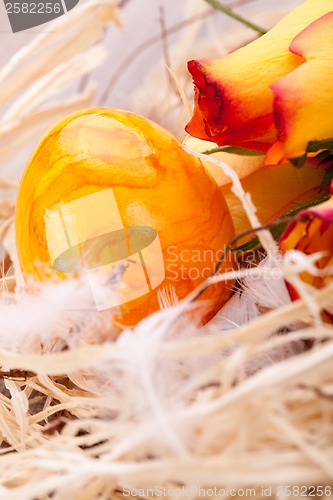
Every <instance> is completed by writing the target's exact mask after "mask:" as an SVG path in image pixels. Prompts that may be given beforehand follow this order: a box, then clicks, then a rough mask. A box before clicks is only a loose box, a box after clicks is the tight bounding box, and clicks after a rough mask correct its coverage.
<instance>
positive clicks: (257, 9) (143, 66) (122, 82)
mask: <svg viewBox="0 0 333 500" xmlns="http://www.w3.org/2000/svg"><path fill="white" fill-rule="evenodd" d="M85 1H87V0H80V3H82V2H85ZM223 3H224V4H225V5H232V6H235V5H238V7H233V8H234V10H235V11H236V12H239V13H241V14H243V15H244V16H245V17H247V18H248V19H250V20H252V21H253V22H255V23H257V24H259V25H262V26H263V27H264V28H270V27H271V26H272V25H274V24H275V23H276V21H277V20H278V19H279V18H280V17H282V16H283V15H284V14H286V12H288V11H289V10H291V9H292V8H293V7H294V6H295V5H297V4H299V3H301V0H224V2H223ZM161 7H162V8H163V10H164V21H165V26H166V28H167V29H170V28H171V27H172V26H174V25H175V24H177V23H179V22H180V21H184V19H188V18H190V17H191V16H193V15H196V16H197V17H198V19H197V20H196V22H195V23H191V24H189V25H187V27H186V29H182V30H178V31H177V32H176V33H173V34H172V35H170V36H168V37H167V44H168V48H169V55H170V65H171V67H172V68H173V69H175V70H177V75H180V77H181V78H182V80H181V83H182V84H184V85H186V86H187V87H186V92H187V96H188V100H189V103H190V105H191V104H192V93H193V90H192V83H191V81H190V77H189V75H188V73H187V69H186V62H187V60H188V59H190V58H209V57H216V56H222V55H224V53H225V47H226V46H228V50H230V49H234V48H236V47H237V43H238V42H239V44H241V43H242V42H243V41H244V32H245V38H246V37H248V39H250V38H251V37H253V36H254V33H253V31H252V30H249V29H246V28H242V25H240V24H239V23H237V22H236V21H234V20H231V19H230V18H229V17H227V16H225V15H224V14H222V13H220V12H217V11H213V9H211V7H210V6H209V5H208V4H207V3H206V2H205V1H204V0H128V1H127V3H126V4H125V6H124V7H123V8H122V9H121V17H122V20H123V24H124V30H123V31H121V30H119V29H118V28H117V27H116V26H115V25H114V24H111V25H110V26H109V29H108V32H107V33H106V36H105V44H106V47H107V50H108V58H107V61H106V62H105V63H104V64H103V66H102V67H99V68H98V69H97V70H95V71H94V72H93V73H92V74H91V75H89V78H88V80H89V82H96V83H97V95H96V99H95V104H96V105H107V106H111V107H118V108H123V109H124V108H126V109H129V110H131V111H134V112H137V113H140V114H142V115H144V116H147V117H149V118H151V119H154V120H155V121H157V122H159V123H161V124H162V125H164V126H165V127H166V128H169V129H170V130H172V131H173V132H174V133H177V132H178V135H179V130H180V131H182V130H183V125H184V124H185V123H186V115H184V110H180V111H179V109H180V106H179V100H178V101H177V100H176V101H175V100H174V102H173V103H172V102H171V101H170V103H169V97H170V96H169V94H167V92H166V87H167V85H166V84H167V79H168V75H167V71H166V70H165V65H164V62H165V55H164V53H163V44H162V36H161V22H160V19H161V14H160V9H161ZM208 11H210V12H211V14H210V15H209V16H207V15H206V14H207V12H208ZM201 14H203V15H201ZM65 15H67V16H69V15H70V13H69V14H65ZM242 30H243V31H242ZM41 31H52V21H51V22H50V23H48V24H45V25H43V26H41V27H38V28H32V29H30V30H27V31H24V32H20V33H15V34H13V33H12V32H11V30H10V25H9V21H8V19H7V14H6V11H5V7H4V4H3V3H2V2H1V3H0V48H1V49H0V69H1V68H3V66H4V65H5V64H6V63H7V62H8V61H9V60H10V58H11V57H12V56H13V55H15V53H16V52H17V51H18V50H19V49H20V48H22V47H24V46H25V45H27V44H28V43H29V42H30V41H31V40H32V39H33V37H34V36H36V35H37V34H39V33H40V32H41ZM196 31H197V32H196ZM185 32H186V36H187V35H188V32H189V36H187V38H186V36H185ZM194 32H195V33H194ZM239 33H241V34H240V39H238V37H239ZM194 35H195V36H194ZM191 36H192V40H194V41H193V43H190V42H189V40H191ZM153 37H155V41H154V43H149V44H148V47H146V48H145V49H144V50H143V49H142V50H139V52H138V54H137V55H136V57H132V58H131V61H130V63H127V64H126V65H124V61H126V59H127V58H128V57H129V56H130V55H131V54H133V51H135V50H136V49H138V48H139V47H140V46H141V44H143V43H145V42H147V40H149V39H151V38H153ZM185 38H186V40H185ZM200 39H201V40H203V41H204V43H202V44H200V43H198V40H200ZM184 40H185V41H184ZM239 40H240V41H239ZM185 42H186V43H187V46H186V50H185V51H184V50H181V47H182V49H183V48H184V43H185ZM186 43H185V45H186ZM205 44H206V45H205ZM207 47H209V50H208V49H207ZM120 68H122V71H120ZM152 68H156V69H158V71H156V73H153V74H152V73H151V70H152ZM114 77H116V81H115V82H114V85H113V87H112V90H111V91H110V93H109V94H108V96H107V99H104V101H103V100H101V96H103V95H104V94H105V88H106V87H107V86H108V84H109V82H110V80H111V79H112V78H114ZM143 84H144V85H143ZM77 89H78V84H75V85H71V86H70V87H69V88H68V89H66V91H65V92H63V93H62V94H60V99H61V96H62V95H67V94H73V93H74V92H75V91H76V90H77ZM136 89H139V92H138V91H137V90H136ZM140 89H141V90H140ZM133 93H134V94H133ZM172 106H173V108H174V109H173V110H171V107H172ZM177 108H178V109H177ZM3 112H4V110H3V109H1V108H0V113H1V116H3ZM176 122H177V127H178V130H174V127H173V125H174V123H176ZM39 138H40V135H38V136H36V137H34V138H33V139H31V140H30V142H29V144H28V146H27V147H25V146H24V147H19V148H18V150H17V151H16V152H15V156H13V157H12V158H11V160H10V161H7V160H6V161H5V162H1V159H0V163H1V175H8V176H11V177H13V176H14V177H16V178H19V177H20V175H21V173H22V171H23V169H24V166H25V165H26V163H27V160H28V158H29V156H30V154H31V151H32V150H33V148H34V146H35V145H36V143H37V142H38V140H39Z"/></svg>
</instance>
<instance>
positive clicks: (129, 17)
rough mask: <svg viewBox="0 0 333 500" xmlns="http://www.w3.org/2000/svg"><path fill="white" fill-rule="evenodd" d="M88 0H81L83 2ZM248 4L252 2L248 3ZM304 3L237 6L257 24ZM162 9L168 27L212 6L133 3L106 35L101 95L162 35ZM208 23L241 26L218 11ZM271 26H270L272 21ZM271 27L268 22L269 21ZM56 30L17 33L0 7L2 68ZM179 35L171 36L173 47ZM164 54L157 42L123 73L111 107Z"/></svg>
mask: <svg viewBox="0 0 333 500" xmlns="http://www.w3.org/2000/svg"><path fill="white" fill-rule="evenodd" d="M84 1H86V0H80V3H82V2H84ZM247 2H248V0H247ZM223 3H224V4H225V5H232V4H235V3H242V0H224V2H223ZM299 3H300V0H254V1H250V2H249V3H246V4H245V5H241V6H239V7H238V8H237V7H235V8H234V10H235V12H241V13H242V14H244V15H245V16H247V17H248V18H249V19H251V20H253V21H254V22H258V23H259V20H262V19H263V20H264V19H265V17H267V15H266V14H265V13H267V11H272V10H274V11H276V12H277V15H279V13H281V15H283V14H284V13H285V12H286V11H288V10H291V9H292V8H293V7H294V6H295V5H297V4H299ZM160 7H163V8H164V13H165V23H166V26H167V28H169V27H171V26H172V25H174V24H175V23H177V21H179V20H181V19H183V18H184V12H185V10H186V9H187V11H188V12H190V11H192V12H205V11H207V10H208V9H209V8H210V7H209V5H208V4H207V3H206V2H205V1H204V0H187V1H186V0H130V1H129V2H128V3H127V4H126V5H125V7H124V8H123V9H122V10H121V14H122V18H123V22H124V31H123V32H121V31H119V30H118V29H117V28H116V27H115V26H110V28H109V31H108V33H107V36H106V44H107V47H108V49H109V60H108V64H107V65H105V67H103V68H101V69H99V70H98V71H96V75H97V78H98V83H99V88H100V92H101V93H102V91H103V89H104V87H105V84H106V81H107V80H108V79H109V78H110V76H112V75H113V74H114V73H115V72H116V71H117V68H118V67H119V65H120V64H121V63H122V61H124V59H125V58H126V57H127V56H128V55H129V54H130V53H131V52H132V51H133V50H134V49H135V48H136V47H138V46H139V45H140V44H141V43H142V42H144V41H146V40H147V39H149V38H151V37H152V36H154V35H159V34H160V33H161V27H160V21H159V19H160V12H159V9H160ZM206 24H208V25H210V27H211V28H212V26H213V25H214V26H215V27H216V29H220V30H223V29H224V28H227V27H228V28H229V29H230V27H231V26H232V25H235V28H236V27H237V24H238V23H236V22H235V21H233V20H231V19H230V18H227V17H226V16H224V15H223V14H221V13H218V12H216V13H215V15H214V16H210V17H209V18H207V21H206ZM268 24H270V23H269V22H268ZM266 25H267V22H266ZM51 29H52V22H50V23H47V24H45V25H43V26H42V27H38V28H32V29H30V30H27V31H24V32H21V33H15V34H13V33H12V32H11V30H10V25H9V21H8V18H7V15H6V12H5V8H4V5H3V3H2V2H1V4H0V47H1V51H0V67H2V66H3V65H4V64H5V63H6V62H7V61H8V60H9V59H10V57H11V55H12V54H14V53H15V52H16V51H17V50H18V49H19V48H21V47H22V46H24V45H25V44H27V43H29V41H30V40H31V39H32V37H34V36H35V34H36V33H39V32H40V31H42V30H43V31H45V30H51ZM177 36H179V32H178V34H175V35H173V36H170V37H169V43H170V44H172V42H174V41H175V40H176V39H177ZM161 55H162V44H161V43H155V44H153V45H152V46H151V47H150V48H149V49H147V50H144V51H142V53H141V55H140V56H139V57H138V59H137V60H136V61H135V62H132V63H131V65H130V66H129V67H128V70H127V71H126V72H124V73H123V76H122V77H121V78H120V79H119V82H118V83H117V85H116V86H115V87H114V90H113V92H112V94H111V98H110V102H109V104H110V105H116V104H117V101H118V100H119V99H120V98H123V96H124V95H126V93H127V92H128V91H131V90H133V89H134V88H135V87H136V86H137V85H138V84H139V83H140V81H142V78H143V77H144V75H145V72H146V71H147V70H148V68H149V67H150V66H151V65H152V64H154V63H155V62H156V61H157V60H158V59H159V58H160V57H161Z"/></svg>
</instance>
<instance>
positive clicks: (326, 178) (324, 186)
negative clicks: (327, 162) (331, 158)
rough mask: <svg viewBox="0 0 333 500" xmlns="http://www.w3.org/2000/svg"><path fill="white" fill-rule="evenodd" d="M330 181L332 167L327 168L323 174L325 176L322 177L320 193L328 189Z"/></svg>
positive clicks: (332, 173) (332, 174) (332, 178)
mask: <svg viewBox="0 0 333 500" xmlns="http://www.w3.org/2000/svg"><path fill="white" fill-rule="evenodd" d="M323 161H324V160H323ZM332 180H333V165H332V166H331V167H329V168H328V169H327V170H326V172H325V175H324V177H323V180H322V182H321V186H320V192H321V191H324V189H327V188H328V187H329V185H330V184H331V182H332Z"/></svg>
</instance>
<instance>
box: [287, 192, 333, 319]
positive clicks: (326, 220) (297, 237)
mask: <svg viewBox="0 0 333 500" xmlns="http://www.w3.org/2000/svg"><path fill="white" fill-rule="evenodd" d="M299 216H302V217H303V218H304V219H305V220H304V221H299V222H292V223H291V224H288V226H287V228H286V230H285V231H284V233H283V234H282V236H281V238H280V241H279V246H280V250H281V252H282V253H283V254H284V253H286V252H287V251H288V250H293V249H296V250H299V251H301V252H303V253H305V254H306V255H311V254H314V253H316V252H323V254H324V255H323V256H322V257H321V258H320V259H319V260H318V261H317V262H316V266H317V267H318V268H319V269H324V268H327V267H328V266H332V264H333V198H331V199H330V200H328V201H326V202H324V203H321V204H320V205H317V206H315V207H312V208H310V209H308V210H304V211H302V212H300V213H299ZM301 278H302V280H303V281H304V282H306V283H309V284H311V285H312V286H315V287H316V288H322V287H323V286H324V285H326V283H327V281H329V280H331V279H332V276H324V277H317V276H312V275H310V274H309V273H306V272H304V273H302V274H301ZM288 289H289V292H290V296H291V298H292V299H293V300H296V299H298V298H299V297H298V294H297V292H296V290H295V289H294V288H293V287H291V286H290V285H288ZM325 312H326V314H328V315H330V313H329V311H325Z"/></svg>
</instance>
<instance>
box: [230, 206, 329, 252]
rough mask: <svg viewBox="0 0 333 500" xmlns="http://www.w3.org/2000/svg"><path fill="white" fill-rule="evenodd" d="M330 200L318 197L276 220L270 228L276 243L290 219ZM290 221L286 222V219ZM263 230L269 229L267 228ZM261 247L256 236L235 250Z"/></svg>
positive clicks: (240, 250) (241, 250)
mask: <svg viewBox="0 0 333 500" xmlns="http://www.w3.org/2000/svg"><path fill="white" fill-rule="evenodd" d="M329 199H330V196H321V197H318V198H317V199H316V200H313V201H310V202H308V203H304V204H303V205H300V204H297V205H296V206H295V207H294V208H292V209H291V210H289V211H288V212H286V213H285V214H284V215H282V216H281V217H279V218H278V219H276V221H274V222H272V224H271V227H270V232H271V234H272V236H273V238H274V239H275V241H279V239H280V238H281V236H282V234H283V232H284V230H285V229H286V227H287V225H288V224H289V223H290V220H289V219H290V217H295V216H296V215H297V214H298V213H299V212H302V211H303V210H306V209H308V208H311V207H314V206H316V205H319V204H320V203H324V201H327V200H329ZM287 218H288V220H287V221H286V220H285V219H287ZM263 229H267V228H266V227H265V226H264V227H263ZM239 238H242V234H240V235H239ZM259 245H260V241H259V238H258V236H255V237H254V238H252V239H251V240H250V241H247V242H246V243H244V244H243V245H240V246H238V247H236V248H234V249H233V251H234V252H247V251H248V250H253V249H254V248H256V247H258V246H259Z"/></svg>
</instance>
